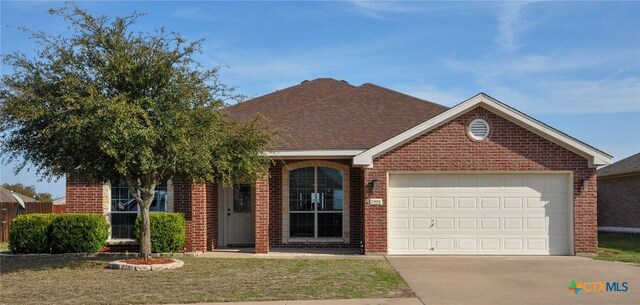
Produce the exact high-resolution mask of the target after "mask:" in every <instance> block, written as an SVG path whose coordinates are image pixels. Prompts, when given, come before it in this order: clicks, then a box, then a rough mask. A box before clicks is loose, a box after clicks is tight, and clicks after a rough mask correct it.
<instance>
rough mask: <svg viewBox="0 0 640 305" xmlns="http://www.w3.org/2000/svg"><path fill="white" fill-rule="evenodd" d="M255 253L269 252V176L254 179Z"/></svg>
mask: <svg viewBox="0 0 640 305" xmlns="http://www.w3.org/2000/svg"><path fill="white" fill-rule="evenodd" d="M255 191H256V195H255V198H256V204H255V207H256V211H255V214H256V226H255V227H256V229H255V230H256V253H269V176H268V175H266V176H265V177H263V178H261V179H258V180H257V181H256V187H255Z"/></svg>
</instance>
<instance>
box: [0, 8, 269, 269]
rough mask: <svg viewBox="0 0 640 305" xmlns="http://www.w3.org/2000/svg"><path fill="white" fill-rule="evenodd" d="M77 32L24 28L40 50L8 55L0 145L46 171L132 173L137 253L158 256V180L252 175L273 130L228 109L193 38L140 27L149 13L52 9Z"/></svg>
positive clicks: (259, 169)
mask: <svg viewBox="0 0 640 305" xmlns="http://www.w3.org/2000/svg"><path fill="white" fill-rule="evenodd" d="M49 13H50V14H53V15H57V16H61V17H62V18H64V19H65V20H66V21H67V22H68V25H69V29H70V31H69V32H68V33H64V34H63V35H51V34H48V33H45V32H34V31H30V30H28V29H24V30H25V32H27V33H30V34H31V38H32V39H33V40H35V42H37V48H36V50H35V52H36V56H35V57H33V58H31V57H28V56H26V55H25V54H24V53H22V52H19V51H15V52H13V53H10V54H4V55H3V60H4V63H5V64H7V65H10V66H12V67H13V72H12V73H9V74H5V75H3V76H2V80H1V85H0V86H1V87H0V133H1V134H0V145H1V148H2V150H3V151H4V152H5V161H7V162H10V161H14V160H21V161H22V162H21V163H20V165H19V166H18V167H17V168H16V171H19V170H21V169H22V168H23V167H24V166H25V165H27V164H29V165H30V166H33V167H35V169H36V170H37V173H38V174H39V175H41V176H44V177H49V178H51V177H60V176H63V175H66V174H70V173H73V174H75V175H80V176H81V177H83V178H84V179H92V180H95V181H112V182H114V181H124V182H126V183H127V185H128V187H129V191H130V193H131V194H132V196H133V197H134V198H135V200H136V201H137V203H138V205H139V207H140V212H141V217H142V220H143V221H142V223H143V226H142V228H143V230H142V234H141V241H140V254H141V256H142V257H144V258H148V257H149V255H150V253H151V241H150V225H149V207H150V205H151V203H152V201H153V197H154V190H155V187H156V185H158V184H159V183H161V182H162V181H164V180H166V179H170V178H177V179H188V180H191V181H195V182H199V183H202V182H209V181H210V182H218V183H223V184H227V185H228V184H230V183H232V182H233V181H255V179H258V178H259V177H260V176H261V175H263V174H264V173H265V171H266V168H267V166H268V164H267V162H268V161H267V160H265V159H264V158H262V157H261V154H262V152H264V151H265V150H266V149H267V148H268V145H269V144H270V143H272V141H273V138H274V133H273V132H271V131H268V130H265V129H263V128H261V127H259V126H264V125H263V124H259V122H258V118H256V119H254V120H251V121H249V122H244V123H239V122H234V121H231V120H229V119H227V118H226V117H225V116H224V115H223V114H222V113H221V110H222V109H223V107H224V106H225V104H226V103H227V101H228V100H229V99H236V98H238V96H237V95H236V94H235V93H234V92H233V90H231V89H230V88H229V87H227V86H226V85H225V84H224V83H222V82H221V81H220V80H219V79H218V71H219V67H213V68H206V67H203V66H202V65H201V64H200V63H199V62H198V61H197V60H196V59H195V58H194V56H195V55H196V54H198V53H200V52H201V45H202V40H198V41H194V42H188V41H187V40H186V39H184V38H183V37H181V36H180V35H179V34H176V33H168V32H166V31H165V30H164V29H159V30H157V31H156V32H153V33H143V32H138V31H134V30H133V29H132V26H134V25H135V23H136V21H137V20H138V19H139V18H140V17H141V16H142V15H141V14H138V13H134V14H132V15H129V16H125V17H115V18H111V17H108V16H96V15H92V14H91V13H89V12H88V11H86V10H84V9H82V8H79V7H78V6H76V5H75V4H71V5H70V6H66V7H63V8H61V9H56V10H49Z"/></svg>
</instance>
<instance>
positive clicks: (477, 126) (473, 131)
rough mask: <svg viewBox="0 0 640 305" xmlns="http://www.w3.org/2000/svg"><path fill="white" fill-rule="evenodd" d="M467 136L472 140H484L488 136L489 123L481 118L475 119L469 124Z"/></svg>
mask: <svg viewBox="0 0 640 305" xmlns="http://www.w3.org/2000/svg"><path fill="white" fill-rule="evenodd" d="M469 136H470V137H471V138H472V139H474V140H484V139H486V138H487V136H489V123H487V121H485V120H483V119H475V120H473V121H471V123H470V124H469Z"/></svg>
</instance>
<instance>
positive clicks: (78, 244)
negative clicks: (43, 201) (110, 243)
mask: <svg viewBox="0 0 640 305" xmlns="http://www.w3.org/2000/svg"><path fill="white" fill-rule="evenodd" d="M50 232H51V235H50V241H51V251H52V252H53V253H79V252H98V251H100V249H101V248H102V246H104V244H105V242H106V240H107V238H108V237H109V224H107V220H106V219H105V218H104V216H102V215H97V214H64V215H60V216H59V217H56V218H55V219H54V220H53V222H52V223H51V231H50Z"/></svg>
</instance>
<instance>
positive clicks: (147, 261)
mask: <svg viewBox="0 0 640 305" xmlns="http://www.w3.org/2000/svg"><path fill="white" fill-rule="evenodd" d="M122 262H123V263H127V264H131V265H156V264H170V263H173V260H172V259H169V258H149V259H144V258H129V259H123V260H122Z"/></svg>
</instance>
